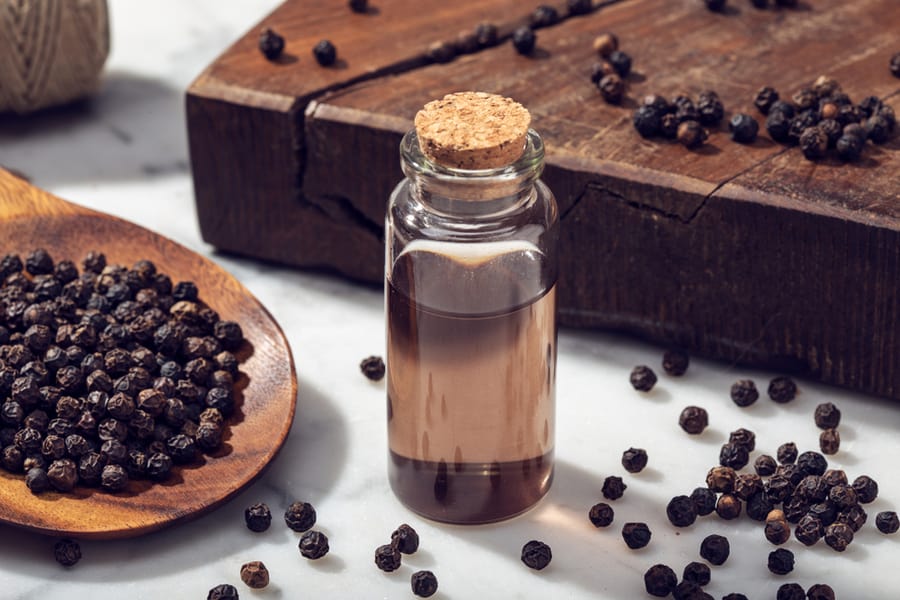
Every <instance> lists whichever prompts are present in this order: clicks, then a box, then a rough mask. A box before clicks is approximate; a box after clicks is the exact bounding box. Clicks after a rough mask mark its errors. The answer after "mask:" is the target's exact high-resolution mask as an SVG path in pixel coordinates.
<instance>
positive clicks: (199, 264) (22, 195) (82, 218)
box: [0, 169, 297, 539]
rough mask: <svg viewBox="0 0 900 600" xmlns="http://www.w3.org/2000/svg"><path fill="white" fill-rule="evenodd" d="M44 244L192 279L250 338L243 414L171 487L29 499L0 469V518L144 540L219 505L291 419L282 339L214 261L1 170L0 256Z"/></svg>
mask: <svg viewBox="0 0 900 600" xmlns="http://www.w3.org/2000/svg"><path fill="white" fill-rule="evenodd" d="M35 248H46V249H47V250H48V251H49V252H50V254H51V256H52V257H53V258H54V260H60V259H63V258H68V259H70V260H73V261H75V262H76V264H77V263H79V262H80V260H81V259H82V258H83V257H84V256H85V255H86V254H87V253H88V252H89V251H90V250H96V251H99V252H103V253H104V254H105V255H106V257H107V260H108V261H109V262H110V263H116V264H122V265H126V266H131V265H132V264H134V263H135V262H136V261H137V260H140V259H142V258H143V259H148V260H151V261H153V262H154V263H155V264H156V266H157V268H158V269H159V270H160V271H162V272H164V273H166V274H167V275H169V276H170V277H171V278H172V280H173V281H174V282H178V281H182V280H190V281H194V282H195V283H196V284H197V287H198V288H199V289H200V298H201V300H203V301H205V302H206V303H207V304H208V305H209V306H210V307H212V308H213V309H214V310H216V311H218V313H219V315H220V316H221V318H223V319H228V320H233V321H237V322H238V323H240V324H241V327H242V328H243V331H244V336H245V337H246V340H247V342H246V343H245V345H244V347H243V348H242V349H241V351H240V352H238V353H237V354H238V357H239V358H240V359H241V365H240V370H241V374H242V375H241V376H240V377H239V378H238V380H237V382H236V386H235V387H236V388H237V389H239V390H241V394H240V396H242V397H239V401H238V404H239V409H238V410H237V411H236V414H235V416H234V417H232V419H231V420H230V421H229V426H228V427H227V429H226V436H225V443H224V445H223V448H222V449H221V450H220V451H219V452H217V453H216V454H215V455H214V456H210V457H204V459H203V460H202V461H201V462H202V463H203V464H200V463H198V464H192V465H186V466H184V467H177V468H176V469H174V470H173V475H172V477H171V478H170V480H169V481H166V482H163V483H157V484H150V482H147V481H132V482H131V483H130V484H129V487H128V489H127V490H126V491H125V492H122V493H119V494H109V493H106V492H102V491H100V490H97V489H89V488H80V487H79V488H76V490H75V491H74V492H73V493H70V494H60V493H56V492H45V493H42V494H39V495H35V494H32V493H31V492H30V491H29V490H28V488H27V487H26V486H25V482H24V476H22V475H14V474H11V473H9V472H7V471H5V470H2V469H0V522H6V523H9V524H12V525H16V526H19V527H24V528H25V529H29V530H31V531H36V532H39V533H45V534H52V535H67V536H74V537H79V538H94V539H112V538H125V537H132V536H137V535H141V534H144V533H148V532H150V531H154V530H157V529H160V528H162V527H165V526H168V525H172V524H174V523H178V522H181V521H186V520H188V519H191V518H194V517H197V516H199V515H201V514H203V513H205V512H208V511H210V510H212V509H213V508H215V507H217V506H219V505H220V504H222V503H223V502H225V501H226V500H228V499H229V498H231V497H232V496H234V495H235V494H236V493H237V492H238V491H240V490H241V489H242V488H244V487H246V486H247V485H249V484H250V483H251V482H252V481H253V480H255V479H256V478H257V477H259V475H260V474H261V473H262V472H263V470H264V469H265V467H266V466H267V465H268V464H269V463H270V462H271V461H272V459H273V458H274V457H275V455H276V454H277V452H278V450H279V449H280V448H281V446H282V444H283V443H284V441H285V439H286V438H287V434H288V431H289V430H290V428H291V423H292V422H293V418H294V410H295V407H296V397H297V375H296V373H295V371H294V364H293V359H292V358H291V351H290V348H289V347H288V344H287V340H285V337H284V333H283V332H282V331H281V329H280V327H279V326H278V324H277V323H275V321H274V320H273V319H272V316H271V315H270V314H269V313H268V311H266V309H265V308H263V306H262V305H261V304H260V303H259V301H258V300H256V298H254V297H253V296H252V295H251V294H250V292H248V291H247V290H246V289H245V288H244V286H242V285H241V284H240V283H239V282H238V281H237V280H236V279H235V278H234V277H232V276H231V275H229V274H228V273H226V272H225V271H224V270H223V269H222V268H220V267H219V266H217V265H216V264H215V263H213V262H211V261H210V260H207V259H206V258H204V257H202V256H199V255H198V254H196V253H194V252H192V251H190V250H188V249H187V248H184V247H183V246H180V245H179V244H176V243H175V242H173V241H171V240H169V239H166V238H164V237H163V236H161V235H158V234H155V233H153V232H151V231H148V230H146V229H144V228H143V227H139V226H137V225H134V224H132V223H129V222H127V221H123V220H122V219H118V218H116V217H112V216H110V215H105V214H102V213H99V212H96V211H93V210H89V209H86V208H82V207H80V206H76V205H74V204H70V203H69V202H66V201H64V200H61V199H59V198H56V197H54V196H51V195H50V194H48V193H46V192H44V191H42V190H39V189H37V188H35V187H33V186H31V185H29V184H28V183H26V182H25V181H23V180H21V179H18V178H16V177H14V176H13V175H12V174H10V173H9V172H7V171H4V170H2V169H0V256H2V255H4V254H6V253H9V252H15V253H18V254H20V255H24V254H26V253H28V252H30V251H31V250H34V249H35Z"/></svg>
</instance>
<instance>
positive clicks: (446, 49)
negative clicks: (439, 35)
mask: <svg viewBox="0 0 900 600" xmlns="http://www.w3.org/2000/svg"><path fill="white" fill-rule="evenodd" d="M425 56H426V57H428V60H430V61H432V62H436V63H448V62H450V61H452V60H453V59H454V58H456V46H454V44H453V43H452V42H446V41H437V42H433V43H431V44H429V45H428V48H427V49H426V50H425Z"/></svg>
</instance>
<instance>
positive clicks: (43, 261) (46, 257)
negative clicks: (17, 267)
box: [25, 248, 53, 275]
mask: <svg viewBox="0 0 900 600" xmlns="http://www.w3.org/2000/svg"><path fill="white" fill-rule="evenodd" d="M25 270H26V271H28V272H29V273H31V274H32V275H43V274H46V273H52V272H53V258H52V257H51V256H50V253H49V252H47V251H46V250H44V249H43V248H38V249H36V250H34V251H32V252H30V253H29V254H28V255H27V256H26V257H25Z"/></svg>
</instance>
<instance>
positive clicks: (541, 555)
mask: <svg viewBox="0 0 900 600" xmlns="http://www.w3.org/2000/svg"><path fill="white" fill-rule="evenodd" d="M552 559H553V553H552V552H551V551H550V546H548V545H547V544H545V543H544V542H541V541H538V540H531V541H530V542H528V543H526V544H525V545H524V546H522V562H523V563H525V565H526V566H527V567H529V568H531V569H535V570H536V571H540V570H541V569H543V568H544V567H546V566H547V565H549V564H550V561H551V560H552Z"/></svg>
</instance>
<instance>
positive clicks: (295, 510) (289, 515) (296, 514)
mask: <svg viewBox="0 0 900 600" xmlns="http://www.w3.org/2000/svg"><path fill="white" fill-rule="evenodd" d="M284 522H285V524H287V526H288V527H289V528H290V529H292V530H294V531H306V530H308V529H310V528H311V527H312V526H313V525H315V524H316V509H315V508H313V505H312V504H310V503H308V502H292V503H291V505H290V506H288V507H287V509H286V510H285V511H284Z"/></svg>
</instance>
